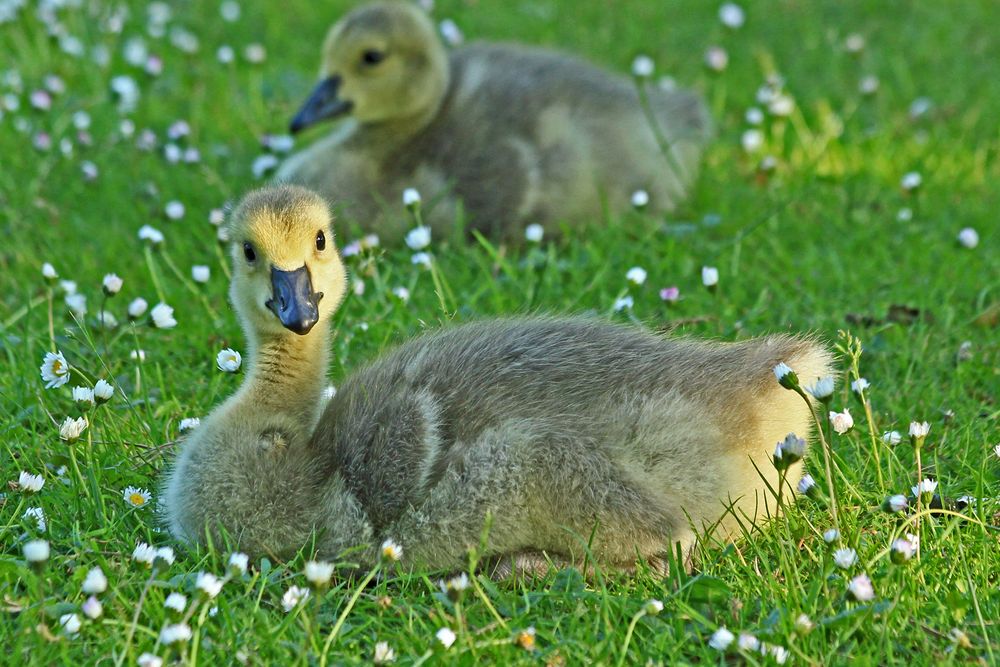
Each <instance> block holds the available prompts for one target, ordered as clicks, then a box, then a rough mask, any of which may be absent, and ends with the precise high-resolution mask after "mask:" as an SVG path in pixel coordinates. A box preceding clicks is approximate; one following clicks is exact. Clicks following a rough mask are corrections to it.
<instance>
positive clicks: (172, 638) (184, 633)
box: [160, 623, 193, 646]
mask: <svg viewBox="0 0 1000 667" xmlns="http://www.w3.org/2000/svg"><path fill="white" fill-rule="evenodd" d="M192 636H193V635H192V633H191V626H189V625H188V624H187V623H174V624H167V625H165V626H163V629H162V630H160V643H161V644H163V645H164V646H170V645H171V644H178V643H181V642H186V641H188V640H189V639H191V637H192Z"/></svg>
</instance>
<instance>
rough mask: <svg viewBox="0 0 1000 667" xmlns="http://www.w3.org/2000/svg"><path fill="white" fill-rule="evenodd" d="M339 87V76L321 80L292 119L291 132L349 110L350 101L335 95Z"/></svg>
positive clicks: (299, 130) (293, 132)
mask: <svg viewBox="0 0 1000 667" xmlns="http://www.w3.org/2000/svg"><path fill="white" fill-rule="evenodd" d="M339 89H340V77H339V76H331V77H330V78H328V79H324V80H323V81H321V82H320V84H319V85H318V86H316V88H314V89H313V91H312V95H310V96H309V99H308V100H306V103H305V104H303V105H302V108H301V109H299V112H298V113H297V114H295V118H293V119H292V124H291V125H290V126H289V129H290V130H291V131H292V134H295V133H296V132H301V131H302V130H304V129H306V128H307V127H310V126H312V125H315V124H316V123H318V122H320V121H321V120H327V119H329V118H336V117H337V116H340V115H341V114H345V113H347V112H348V111H350V110H351V103H350V102H347V101H345V100H342V99H340V98H339V97H337V91H338V90H339Z"/></svg>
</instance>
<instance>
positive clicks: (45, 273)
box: [42, 262, 59, 284]
mask: <svg viewBox="0 0 1000 667" xmlns="http://www.w3.org/2000/svg"><path fill="white" fill-rule="evenodd" d="M42 277H43V278H45V280H46V282H48V283H50V284H51V283H54V282H55V281H56V280H58V279H59V274H58V273H56V267H54V266H52V265H51V264H49V263H48V262H45V263H44V264H42Z"/></svg>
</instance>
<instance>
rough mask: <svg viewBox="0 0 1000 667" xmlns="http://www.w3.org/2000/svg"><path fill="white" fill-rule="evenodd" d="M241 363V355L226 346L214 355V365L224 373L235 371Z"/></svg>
mask: <svg viewBox="0 0 1000 667" xmlns="http://www.w3.org/2000/svg"><path fill="white" fill-rule="evenodd" d="M242 364H243V357H241V356H240V353H239V352H237V351H236V350H234V349H232V348H229V347H227V348H226V349H224V350H222V351H221V352H219V353H218V354H217V355H215V365H216V366H218V367H219V370H220V371H224V372H226V373H235V372H236V371H238V370H240V366H241V365H242Z"/></svg>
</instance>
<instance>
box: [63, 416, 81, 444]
mask: <svg viewBox="0 0 1000 667" xmlns="http://www.w3.org/2000/svg"><path fill="white" fill-rule="evenodd" d="M86 428H87V418H86V417H80V418H78V419H73V418H72V417H66V420H65V421H64V422H63V423H62V426H60V427H59V438H60V439H62V440H65V441H66V442H76V441H77V440H79V439H80V436H81V435H83V432H84V431H85V430H86Z"/></svg>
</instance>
